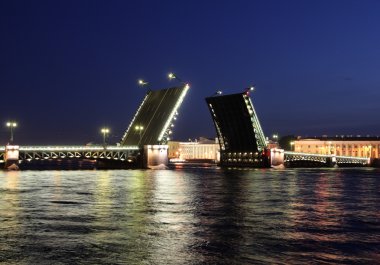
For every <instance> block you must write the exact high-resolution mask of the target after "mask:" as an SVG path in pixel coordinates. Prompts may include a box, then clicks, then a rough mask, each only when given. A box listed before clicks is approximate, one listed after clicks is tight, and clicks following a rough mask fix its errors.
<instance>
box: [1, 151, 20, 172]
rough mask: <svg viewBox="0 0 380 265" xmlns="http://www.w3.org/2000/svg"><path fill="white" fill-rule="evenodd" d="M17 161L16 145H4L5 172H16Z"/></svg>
mask: <svg viewBox="0 0 380 265" xmlns="http://www.w3.org/2000/svg"><path fill="white" fill-rule="evenodd" d="M18 160H19V146H18V145H6V146H5V154H4V161H5V166H4V168H5V169H6V170H18V169H19V168H18Z"/></svg>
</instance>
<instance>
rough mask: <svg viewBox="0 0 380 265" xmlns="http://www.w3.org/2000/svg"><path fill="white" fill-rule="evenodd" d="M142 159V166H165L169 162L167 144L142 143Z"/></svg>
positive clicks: (156, 167)
mask: <svg viewBox="0 0 380 265" xmlns="http://www.w3.org/2000/svg"><path fill="white" fill-rule="evenodd" d="M142 160H143V163H142V166H143V168H150V169H161V168H162V169H163V168H166V167H167V165H168V163H169V159H168V145H144V156H143V157H142Z"/></svg>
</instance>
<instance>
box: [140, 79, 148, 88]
mask: <svg viewBox="0 0 380 265" xmlns="http://www.w3.org/2000/svg"><path fill="white" fill-rule="evenodd" d="M137 83H138V85H139V86H141V87H148V85H149V83H148V82H145V81H144V80H143V79H139V80H138V81H137ZM147 91H149V88H148V89H147Z"/></svg>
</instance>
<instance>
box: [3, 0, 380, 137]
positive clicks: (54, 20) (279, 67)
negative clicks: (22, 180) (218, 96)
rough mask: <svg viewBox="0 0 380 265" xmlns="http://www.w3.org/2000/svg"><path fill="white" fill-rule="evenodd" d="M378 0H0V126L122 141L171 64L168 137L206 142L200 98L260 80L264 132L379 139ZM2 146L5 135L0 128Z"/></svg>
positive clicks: (257, 97)
mask: <svg viewBox="0 0 380 265" xmlns="http://www.w3.org/2000/svg"><path fill="white" fill-rule="evenodd" d="M379 14H380V1H376V0H374V1H359V0H357V1H350V0H340V1H339V0H335V1H334V0H328V1H324V0H310V1H294V0H288V1H282V0H278V1H274V0H272V1H271V0H269V1H17V0H16V1H13V0H12V1H0V36H1V41H0V87H1V96H0V97H1V106H0V122H2V123H3V122H5V121H7V120H8V119H15V120H17V121H18V122H19V123H20V126H19V128H17V130H16V132H15V139H16V141H17V142H18V143H21V144H54V143H57V144H69V143H73V144H84V143H87V142H100V141H101V139H102V138H101V135H100V133H99V129H100V128H101V127H102V126H103V125H107V126H109V127H110V128H111V129H112V132H113V137H112V139H111V141H113V142H116V141H118V140H119V139H120V137H121V136H122V134H123V132H124V130H125V129H126V128H127V126H128V124H129V122H130V120H131V119H132V117H133V115H134V113H135V110H136V108H137V106H138V105H139V103H140V101H141V100H142V97H143V95H144V93H145V91H144V90H142V89H141V88H139V87H138V86H137V79H139V78H144V79H146V80H147V81H149V82H150V84H151V87H152V88H153V89H158V88H164V87H168V86H170V85H171V84H170V83H169V82H168V80H167V79H166V75H167V73H168V72H169V71H174V72H175V73H177V74H178V76H180V77H181V78H182V79H183V80H186V81H188V82H189V83H190V84H191V86H192V87H191V91H190V92H189V94H188V96H187V98H186V99H185V101H184V104H183V105H182V108H181V109H180V116H179V120H178V122H177V123H176V126H175V130H174V138H176V139H187V138H189V137H191V138H195V137H199V136H207V137H213V136H215V130H214V128H213V124H212V121H211V117H210V114H209V113H208V109H207V106H206V104H205V101H204V98H205V97H207V96H210V95H212V94H213V93H214V92H215V91H217V90H222V91H224V92H225V93H237V92H241V91H242V90H243V89H244V87H246V86H249V85H251V84H253V83H254V84H255V85H256V91H255V92H254V94H253V97H252V98H253V103H254V105H255V108H256V111H257V113H258V115H259V119H260V121H261V124H262V126H263V129H264V132H265V134H266V135H268V136H269V135H271V134H272V133H274V132H278V133H279V134H280V135H286V134H295V135H304V136H306V135H308V136H315V135H322V134H328V135H336V134H354V135H356V134H361V135H367V134H370V135H380V123H379V114H380V104H379V99H380V15H379ZM0 131H1V134H0V137H1V138H0V141H1V142H2V143H6V141H7V138H8V137H9V136H8V135H9V133H8V131H7V128H5V126H2V127H1V129H0Z"/></svg>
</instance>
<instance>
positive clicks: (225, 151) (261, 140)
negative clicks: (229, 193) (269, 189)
mask: <svg viewBox="0 0 380 265" xmlns="http://www.w3.org/2000/svg"><path fill="white" fill-rule="evenodd" d="M249 94H250V92H249V91H245V92H243V93H237V94H230V95H219V94H217V95H215V96H212V97H207V98H206V102H207V106H208V108H209V111H210V114H211V117H212V120H213V122H214V126H215V130H216V134H217V137H218V140H219V145H220V164H221V165H222V166H248V167H266V166H269V160H268V158H269V156H268V155H266V154H265V152H266V147H267V142H266V140H265V136H264V132H263V130H262V128H261V125H260V122H259V119H258V117H257V114H256V111H255V108H254V106H253V104H252V100H251V98H250V95H249Z"/></svg>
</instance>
